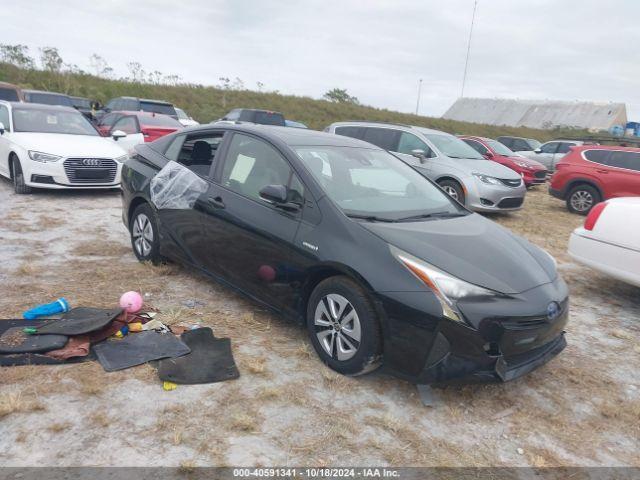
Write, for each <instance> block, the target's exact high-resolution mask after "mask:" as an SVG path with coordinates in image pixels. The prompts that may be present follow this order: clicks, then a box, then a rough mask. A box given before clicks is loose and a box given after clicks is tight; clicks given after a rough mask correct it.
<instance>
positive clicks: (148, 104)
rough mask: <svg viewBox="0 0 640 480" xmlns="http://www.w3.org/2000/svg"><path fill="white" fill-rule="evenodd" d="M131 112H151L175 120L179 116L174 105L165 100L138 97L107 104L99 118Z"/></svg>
mask: <svg viewBox="0 0 640 480" xmlns="http://www.w3.org/2000/svg"><path fill="white" fill-rule="evenodd" d="M115 111H129V112H151V113H162V114H163V115H169V116H170V117H173V118H174V119H176V120H177V119H178V114H177V112H176V109H175V108H174V106H173V104H172V103H169V102H165V101H163V100H151V99H149V98H137V97H117V98H112V99H111V100H109V101H108V102H107V104H106V105H105V106H104V108H103V109H102V110H100V112H98V115H97V116H98V118H101V117H102V116H103V115H105V114H107V113H109V112H115Z"/></svg>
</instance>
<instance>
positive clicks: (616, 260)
mask: <svg viewBox="0 0 640 480" xmlns="http://www.w3.org/2000/svg"><path fill="white" fill-rule="evenodd" d="M585 232H586V230H584V228H577V229H576V230H574V232H573V233H572V234H571V238H570V239H569V255H570V256H571V257H572V258H573V259H574V260H576V261H578V262H580V263H582V264H584V265H587V266H588V267H591V268H593V269H595V270H598V271H600V272H602V273H606V274H607V275H611V276H612V277H614V278H617V279H618V280H621V281H623V282H627V283H630V284H631V285H635V286H637V287H640V251H637V250H632V249H630V248H627V247H620V246H618V245H613V244H611V243H606V242H602V241H600V240H595V239H593V238H589V237H587V236H584V233H585Z"/></svg>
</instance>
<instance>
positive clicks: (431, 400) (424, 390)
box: [417, 384, 441, 407]
mask: <svg viewBox="0 0 640 480" xmlns="http://www.w3.org/2000/svg"><path fill="white" fill-rule="evenodd" d="M417 387H418V393H419V395H420V400H421V401H422V404H423V405H424V406H425V407H435V406H436V405H437V404H439V403H440V400H441V396H440V393H439V392H436V390H435V389H434V388H433V387H432V386H431V385H421V384H418V385H417Z"/></svg>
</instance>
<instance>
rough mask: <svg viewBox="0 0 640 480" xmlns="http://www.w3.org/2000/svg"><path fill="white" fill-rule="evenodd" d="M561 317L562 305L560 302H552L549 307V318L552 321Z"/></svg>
mask: <svg viewBox="0 0 640 480" xmlns="http://www.w3.org/2000/svg"><path fill="white" fill-rule="evenodd" d="M559 316H560V305H559V304H558V302H551V303H550V304H549V305H547V318H548V319H549V320H551V321H553V320H555V319H556V318H558V317H559Z"/></svg>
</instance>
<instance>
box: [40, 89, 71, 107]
mask: <svg viewBox="0 0 640 480" xmlns="http://www.w3.org/2000/svg"><path fill="white" fill-rule="evenodd" d="M29 102H30V103H43V104H45V105H62V106H64V107H73V103H71V99H70V98H69V97H67V96H66V95H56V94H55V93H33V92H32V93H30V94H29Z"/></svg>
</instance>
